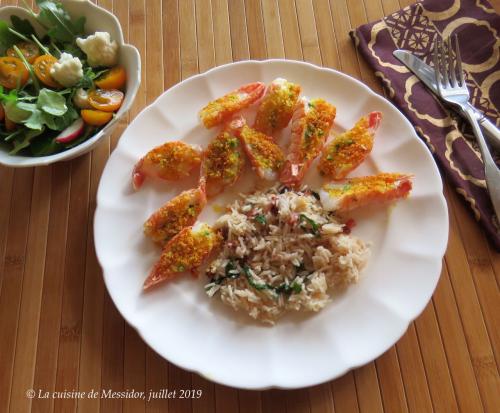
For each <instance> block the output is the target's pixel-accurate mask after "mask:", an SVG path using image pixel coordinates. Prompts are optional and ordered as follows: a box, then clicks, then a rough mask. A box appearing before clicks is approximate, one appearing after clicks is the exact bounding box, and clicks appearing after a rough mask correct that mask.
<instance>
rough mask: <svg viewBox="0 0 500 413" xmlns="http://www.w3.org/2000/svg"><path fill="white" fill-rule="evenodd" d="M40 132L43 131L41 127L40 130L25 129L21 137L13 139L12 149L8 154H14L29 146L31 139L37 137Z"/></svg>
mask: <svg viewBox="0 0 500 413" xmlns="http://www.w3.org/2000/svg"><path fill="white" fill-rule="evenodd" d="M42 132H43V129H42V130H30V129H27V130H25V132H24V134H23V135H22V138H21V137H20V138H17V139H16V140H15V141H14V149H12V150H11V151H10V152H9V155H15V154H17V153H18V152H19V151H20V150H22V149H24V148H27V147H28V146H30V143H31V141H32V139H33V138H35V137H37V136H38V135H40V134H41V133H42Z"/></svg>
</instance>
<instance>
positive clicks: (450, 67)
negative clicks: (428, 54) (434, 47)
mask: <svg viewBox="0 0 500 413" xmlns="http://www.w3.org/2000/svg"><path fill="white" fill-rule="evenodd" d="M446 48H447V49H448V71H449V72H450V85H451V87H457V86H458V83H457V76H456V72H457V68H456V65H455V62H454V61H453V60H454V59H453V58H454V55H456V52H454V50H453V47H452V44H451V37H448V38H447V39H446Z"/></svg>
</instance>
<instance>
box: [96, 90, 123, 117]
mask: <svg viewBox="0 0 500 413" xmlns="http://www.w3.org/2000/svg"><path fill="white" fill-rule="evenodd" d="M122 102H123V92H120V91H119V90H116V89H113V90H104V89H97V90H91V91H90V92H89V103H90V106H92V107H93V108H94V109H97V110H102V111H104V112H114V111H116V110H118V109H119V108H120V106H121V105H122Z"/></svg>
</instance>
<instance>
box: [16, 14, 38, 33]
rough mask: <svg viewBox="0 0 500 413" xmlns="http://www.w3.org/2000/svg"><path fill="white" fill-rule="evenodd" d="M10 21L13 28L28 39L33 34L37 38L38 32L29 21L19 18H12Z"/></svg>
mask: <svg viewBox="0 0 500 413" xmlns="http://www.w3.org/2000/svg"><path fill="white" fill-rule="evenodd" d="M10 21H11V22H12V28H13V29H14V30H15V31H17V32H19V33H21V34H23V35H24V36H26V37H30V36H31V35H32V34H33V35H35V36H36V31H35V28H34V27H33V25H32V24H31V23H30V21H29V20H28V19H21V18H20V17H18V16H11V17H10Z"/></svg>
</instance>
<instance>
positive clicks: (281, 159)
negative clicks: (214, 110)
mask: <svg viewBox="0 0 500 413" xmlns="http://www.w3.org/2000/svg"><path fill="white" fill-rule="evenodd" d="M231 124H232V125H234V126H233V127H234V129H235V133H236V135H237V136H238V137H239V138H240V141H241V144H242V145H243V149H244V150H245V153H246V154H247V156H248V159H249V160H250V163H251V164H252V168H253V169H254V170H255V172H256V173H257V175H258V176H259V177H260V178H263V179H267V180H269V181H272V180H276V179H277V178H278V174H279V171H280V170H281V168H282V166H283V164H284V163H285V155H284V154H283V151H282V150H281V148H280V147H279V146H278V145H277V144H276V143H274V140H273V138H272V137H270V136H267V135H264V134H263V133H260V132H257V131H256V130H255V129H252V128H250V127H249V126H248V125H247V124H246V122H245V119H243V118H242V117H241V116H240V117H238V118H236V119H234V120H233V121H232V122H231Z"/></svg>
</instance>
